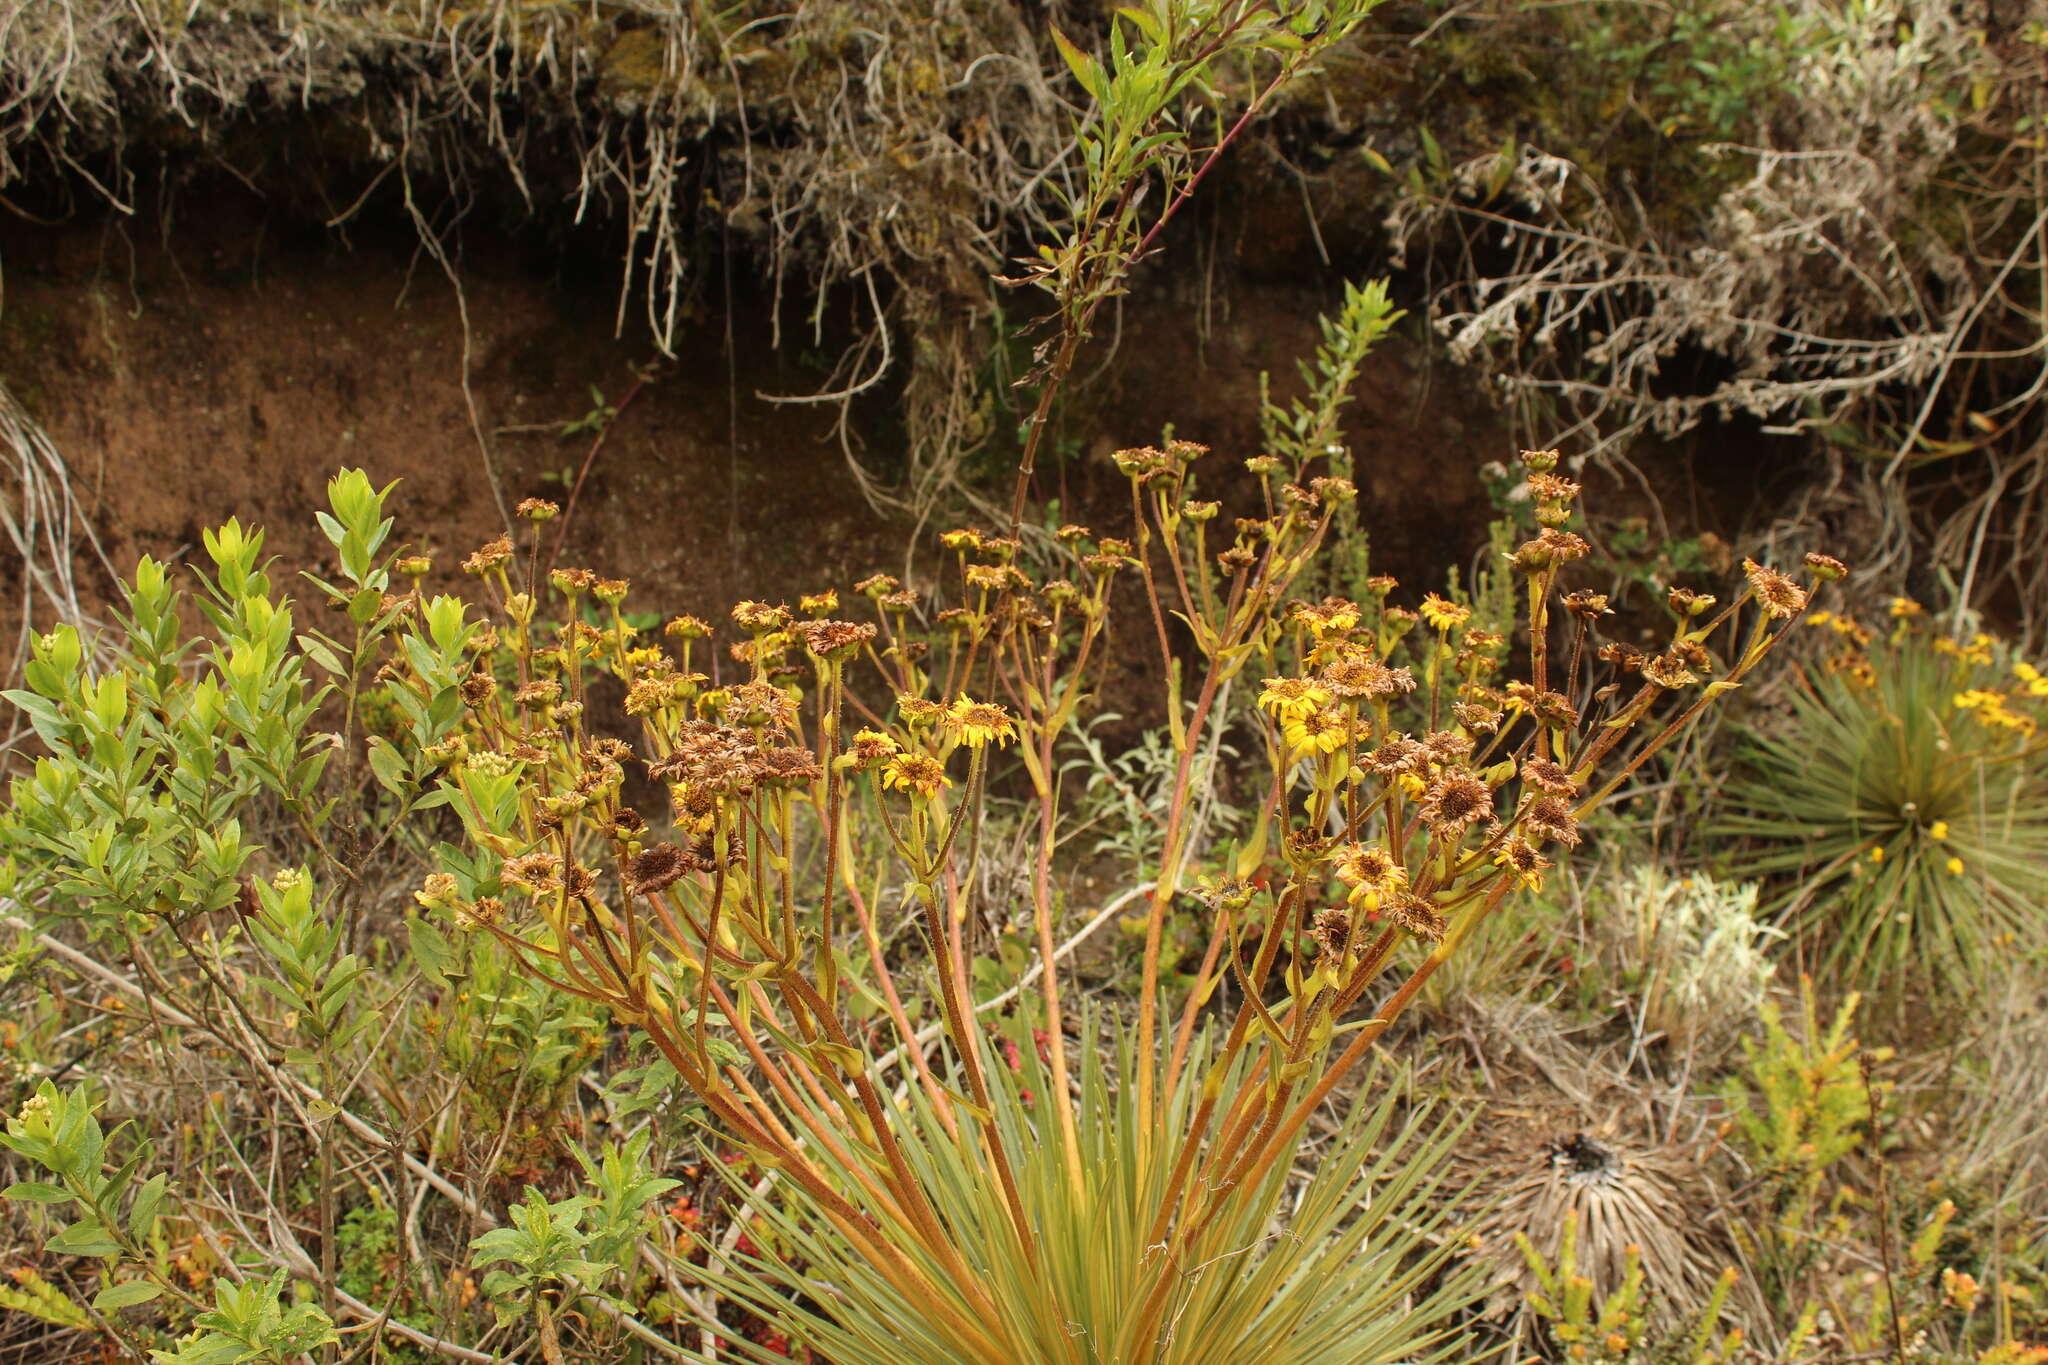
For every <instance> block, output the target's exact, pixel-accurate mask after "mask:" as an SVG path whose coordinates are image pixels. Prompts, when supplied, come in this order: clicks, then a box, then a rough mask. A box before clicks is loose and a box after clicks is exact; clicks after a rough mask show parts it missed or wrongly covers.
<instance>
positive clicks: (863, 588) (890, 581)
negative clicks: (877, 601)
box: [853, 573, 903, 598]
mask: <svg viewBox="0 0 2048 1365" xmlns="http://www.w3.org/2000/svg"><path fill="white" fill-rule="evenodd" d="M902 586H903V584H902V583H901V582H900V581H899V580H898V579H897V578H896V577H895V576H894V575H893V574H885V573H876V574H869V575H868V576H867V577H866V578H863V579H862V580H861V581H860V582H858V583H856V584H854V585H853V590H854V591H855V592H857V593H859V594H860V595H861V596H863V597H873V598H882V597H887V596H888V595H889V594H890V593H892V592H895V591H896V590H897V589H898V588H901V587H902Z"/></svg>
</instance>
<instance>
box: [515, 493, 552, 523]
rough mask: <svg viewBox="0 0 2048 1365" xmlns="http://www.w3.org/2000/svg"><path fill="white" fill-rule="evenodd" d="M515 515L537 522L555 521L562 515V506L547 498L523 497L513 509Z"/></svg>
mask: <svg viewBox="0 0 2048 1365" xmlns="http://www.w3.org/2000/svg"><path fill="white" fill-rule="evenodd" d="M512 511H513V514H514V515H515V516H518V517H520V518H521V519H523V520H526V521H531V522H535V523H539V522H543V521H553V520H554V519H555V518H556V517H557V516H559V515H561V511H562V509H561V507H560V506H559V505H557V504H555V503H552V502H549V501H548V500H547V499H546V498H521V499H520V500H519V505H518V506H517V507H515V508H513V509H512Z"/></svg>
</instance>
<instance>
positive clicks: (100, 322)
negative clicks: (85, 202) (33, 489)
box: [0, 209, 900, 612]
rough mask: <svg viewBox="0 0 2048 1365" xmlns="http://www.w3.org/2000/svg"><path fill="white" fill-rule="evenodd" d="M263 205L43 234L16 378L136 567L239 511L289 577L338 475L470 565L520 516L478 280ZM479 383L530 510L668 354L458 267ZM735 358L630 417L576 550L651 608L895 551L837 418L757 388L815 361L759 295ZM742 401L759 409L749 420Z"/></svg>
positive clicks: (483, 374)
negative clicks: (786, 348) (263, 214)
mask: <svg viewBox="0 0 2048 1365" xmlns="http://www.w3.org/2000/svg"><path fill="white" fill-rule="evenodd" d="M263 227H264V225H263V222H262V220H261V219H260V218H257V217H256V216H255V215H253V214H245V213H238V212H234V211H233V210H232V209H228V210H219V209H216V210H213V211H210V212H208V213H206V214H204V215H195V214H194V213H192V212H190V211H189V210H188V211H187V212H186V213H185V214H183V215H181V217H180V220H179V222H178V224H177V227H176V231H175V232H174V233H172V234H169V239H168V245H167V244H166V239H165V238H163V237H157V236H144V235H143V234H142V233H141V232H138V231H137V230H136V229H134V228H130V229H129V231H128V232H127V233H126V234H123V233H122V232H120V231H119V229H118V227H116V226H115V225H112V224H101V225H95V226H94V227H92V228H80V227H77V226H69V227H66V228H63V229H58V230H41V229H37V230H29V229H24V228H22V227H21V226H20V225H19V224H16V225H14V227H13V228H12V229H11V230H10V231H9V232H8V234H7V235H6V237H5V239H4V241H0V258H4V259H5V261H6V263H7V285H8V289H7V296H6V312H5V315H4V318H0V376H4V378H5V380H6V382H7V383H8V384H9V385H10V387H12V388H13V390H14V391H15V393H16V394H17V396H19V397H20V399H21V400H22V402H23V404H24V405H25V406H26V407H27V408H28V409H29V410H30V412H31V413H33V414H34V415H35V416H36V417H37V418H38V419H39V420H40V421H41V422H42V424H43V425H44V427H45V429H46V430H47V431H48V432H49V434H50V435H51V437H52V438H53V440H54V441H55V443H56V445H57V447H58V449H59V450H61V451H62V452H64V454H65V455H66V457H67V459H68V460H69V462H70V464H71V467H72V471H73V477H74V480H75V484H76V487H77V489H78V491H79V493H80V494H81V496H82V497H83V499H84V501H85V504H86V507H87V510H88V512H89V514H90V516H91V518H92V520H93V523H94V525H95V527H96V528H97V529H98V531H99V533H100V535H101V538H102V540H103V542H104V543H105V544H106V546H107V549H108V551H109V554H110V556H111V557H112V559H113V561H114V563H115V565H116V566H117V567H119V568H121V569H123V570H125V569H126V568H127V567H128V566H129V565H131V564H132V563H133V561H134V559H135V558H136V556H138V555H141V554H151V555H155V556H158V557H159V558H176V557H180V556H184V555H191V554H198V553H199V539H200V531H201V529H202V528H204V527H206V526H209V525H211V524H213V523H215V522H218V521H220V520H222V519H224V518H226V517H228V516H230V515H233V516H237V517H240V518H241V519H242V520H243V521H244V522H245V523H250V522H253V523H256V524H259V525H261V526H263V527H264V528H265V529H266V531H267V533H268V536H269V539H268V542H267V544H268V548H269V549H270V550H271V551H273V552H275V553H276V554H278V555H280V556H281V557H282V559H283V561H284V562H285V563H286V564H288V565H292V566H302V565H303V566H310V565H317V564H319V563H321V562H322V561H323V560H324V559H325V552H326V550H327V546H326V544H325V542H324V540H323V539H322V538H321V536H320V534H319V531H318V528H317V526H316V525H315V523H314V520H313V512H314V510H315V509H316V508H319V507H323V506H324V505H325V496H324V491H323V486H324V484H325V482H326V480H327V479H328V478H329V477H330V476H331V475H332V474H333V472H334V471H335V469H336V468H338V467H341V466H344V465H360V466H362V467H363V468H364V469H366V470H367V471H368V472H369V473H370V474H371V476H372V477H373V478H376V479H378V480H379V481H383V480H388V479H399V480H401V483H400V486H399V491H398V494H397V495H396V499H395V503H394V510H395V513H396V516H397V519H398V526H397V528H396V530H395V532H394V535H395V537H396V538H397V539H402V540H405V541H408V542H411V543H414V544H418V545H421V546H423V547H424V548H426V549H427V550H428V551H429V552H430V553H432V554H433V555H434V556H435V558H436V560H437V576H440V577H444V578H447V579H449V580H450V581H452V580H453V579H454V578H455V577H457V576H458V575H457V574H456V565H457V562H458V561H459V560H460V558H461V557H462V556H463V555H464V554H466V553H467V552H468V551H469V550H470V549H472V548H474V547H475V546H476V545H477V544H479V543H480V542H482V541H483V540H485V539H488V538H489V537H490V536H492V535H494V534H496V533H497V532H498V531H499V529H500V528H501V527H502V525H503V522H502V519H501V516H500V513H499V510H498V504H497V501H496V499H495V498H494V497H493V494H492V490H491V480H490V477H489V476H488V474H487V472H486V462H485V456H484V454H483V452H482V450H481V449H480V447H479V442H478V440H477V437H476V434H475V431H474V429H473V428H472V425H471V420H470V415H469V409H468V405H467V403H466V401H465V397H464V394H463V388H462V380H461V375H462V357H463V347H464V336H463V326H462V317H461V312H460V310H459V309H458V306H457V300H456V296H455V292H454V290H453V289H452V288H451V287H450V286H449V285H448V284H447V282H446V279H445V277H444V276H443V275H442V274H441V273H440V271H439V269H438V268H437V267H436V266H435V265H434V263H433V262H432V261H431V259H428V258H426V257H424V256H421V255H419V254H418V253H416V252H415V251H414V250H413V244H412V242H411V240H410V239H407V238H403V237H399V236H396V235H395V234H394V235H392V236H391V237H389V238H388V239H386V240H359V241H358V242H357V244H356V248H355V249H354V250H348V249H346V248H344V247H343V246H342V244H341V243H340V242H338V241H336V240H333V239H327V238H322V237H317V236H302V237H300V238H298V239H296V240H290V241H286V242H282V243H280V242H279V241H277V240H276V236H275V234H274V233H272V234H271V235H270V240H267V241H266V240H265V236H266V234H265V232H264V230H263ZM461 268H462V271H463V274H464V281H465V293H466V295H467V302H468V309H469V318H470V323H471V328H472V330H471V335H470V345H471V349H472V355H473V364H472V369H471V376H472V378H471V390H472V393H473V396H474V399H475V403H476V409H477V417H478V425H480V426H481V427H482V429H483V431H484V432H485V435H486V438H487V440H488V443H489V446H490V457H489V459H490V464H491V465H492V466H494V467H495V469H496V473H497V477H498V480H499V482H500V485H501V487H502V490H503V494H504V497H505V499H506V501H507V503H508V504H509V503H516V502H517V501H518V500H519V499H520V498H523V497H527V496H542V497H550V498H554V499H556V500H558V501H560V500H565V499H566V495H567V488H566V486H565V481H564V479H563V477H562V475H563V472H564V471H566V472H567V473H568V475H569V476H570V477H571V478H573V476H574V472H575V470H576V469H577V467H578V466H580V465H581V463H582V462H583V460H584V457H585V456H586V455H587V453H588V452H589V450H590V448H591V444H592V441H593V439H594V437H593V435H591V434H589V433H585V434H582V435H578V436H574V437H564V436H562V435H561V434H560V432H561V428H562V426H563V425H565V424H568V423H573V422H576V421H577V420H579V419H581V418H583V417H584V416H585V415H586V414H587V413H589V412H590V411H591V409H592V407H593V403H594V400H593V397H592V392H591V391H592V388H593V387H595V388H597V389H599V390H601V391H602V392H603V394H604V395H605V397H606V399H607V400H608V401H610V402H612V403H618V402H619V401H620V400H621V399H622V398H623V397H624V395H625V394H626V393H627V392H628V391H629V390H630V389H632V388H633V386H634V367H635V366H636V365H640V364H644V363H646V362H647V361H649V360H650V359H651V358H652V357H651V355H650V354H649V353H648V352H647V351H646V350H645V349H643V348H640V347H638V346H636V345H634V344H632V343H631V342H622V341H619V340H616V339H614V337H613V335H612V327H611V308H612V297H611V295H610V293H609V289H608V287H607V286H605V285H603V284H598V283H594V284H592V285H590V286H589V289H588V290H587V291H579V290H576V289H571V288H566V287H564V286H562V285H561V284H559V283H558V282H557V281H556V280H554V279H551V278H550V277H549V276H548V275H546V274H541V273H538V272H536V271H535V270H534V269H533V268H532V265H531V263H530V262H529V261H527V260H525V259H523V258H522V256H521V255H520V253H519V252H517V251H516V250H514V249H512V248H510V247H506V248H503V249H501V250H495V251H494V250H488V249H486V250H481V251H480V250H478V249H477V248H476V244H475V243H474V241H472V243H471V249H470V252H469V254H468V256H467V258H466V259H465V260H464V261H463V262H462V267H461ZM739 303H740V306H739V307H737V308H736V309H735V311H734V317H733V332H734V346H733V354H734V357H735V360H734V363H733V365H731V366H728V364H727V361H726V358H725V354H724V352H725V346H724V337H723V335H722V328H721V326H720V325H719V324H717V323H711V324H707V326H705V327H704V328H703V329H701V330H700V331H699V332H698V333H697V334H696V335H695V337H693V339H692V342H691V345H690V347H689V349H688V350H687V351H686V352H685V353H684V354H683V355H682V356H681V357H680V358H679V359H678V360H676V361H674V362H672V363H668V364H665V365H662V366H661V367H660V368H659V369H658V371H656V372H655V374H654V376H653V378H652V379H651V380H650V381H649V382H648V383H647V384H646V385H644V386H643V387H641V388H640V389H639V391H638V392H637V393H636V394H635V396H634V398H633V400H632V401H631V402H630V403H629V404H627V405H626V406H625V407H624V409H623V410H622V411H621V413H620V414H619V416H618V417H617V419H616V420H615V421H614V422H613V423H612V425H611V430H610V432H609V434H608V436H607V439H606V440H605V443H604V445H603V447H602V449H601V450H600V451H599V453H598V455H597V458H596V460H595V461H594V463H593V464H592V467H591V473H590V476H589V479H588V481H587V483H586V485H585V486H584V488H583V490H582V494H581V497H580V499H579V505H578V507H577V509H576V512H575V516H574V519H573V522H572V523H571V524H570V526H569V536H568V547H567V549H566V550H565V552H564V556H565V561H566V562H581V563H588V564H590V565H591V566H592V567H596V568H600V569H603V570H605V571H607V572H613V573H628V574H631V575H632V576H634V577H635V578H636V579H638V580H639V581H640V583H641V585H642V591H640V592H637V593H636V595H635V604H636V605H641V606H644V607H647V608H649V609H668V610H685V609H687V610H695V611H700V612H703V611H713V612H715V611H719V610H722V609H723V607H724V606H726V605H727V604H728V603H729V602H730V601H732V600H734V599H736V598H737V597H740V596H786V595H789V594H792V593H796V592H800V591H805V590H809V589H811V588H813V587H814V586H816V585H818V584H819V583H821V582H826V581H833V580H841V581H843V580H845V579H847V578H848V577H850V576H855V575H858V574H861V573H865V572H868V571H871V570H872V569H873V568H874V567H876V566H878V565H880V564H883V563H887V562H890V561H892V560H893V559H895V558H896V557H897V556H898V551H897V545H898V542H899V540H900V536H899V535H898V534H897V533H896V532H895V531H893V530H892V529H891V528H889V527H887V526H885V525H884V524H883V523H882V522H881V521H880V520H879V519H878V518H876V517H875V516H874V515H873V514H871V513H870V511H869V510H868V509H867V507H866V505H865V504H864V503H863V502H862V500H861V498H860V494H859V491H858V489H857V487H856V485H855V483H854V481H853V479H852V477H851V474H850V472H849V471H848V469H847V467H846V465H845V462H844V459H843V457H842V456H841V454H840V450H839V447H838V445H837V444H836V442H834V441H833V440H832V423H831V413H830V412H828V411H826V410H824V409H821V408H806V407H777V406H773V405H770V404H767V403H763V402H760V401H758V400H756V399H755V398H754V397H753V396H752V395H753V391H754V389H756V388H761V389H775V390H782V391H793V392H804V391H806V390H807V389H808V388H812V387H816V385H817V383H818V376H816V375H813V374H807V373H803V372H800V371H799V370H798V368H797V366H795V365H794V364H793V363H792V362H791V360H790V358H789V357H788V355H786V354H785V355H778V354H777V353H776V352H774V351H773V350H772V349H771V348H770V346H769V344H768V338H767V331H766V326H765V317H764V315H763V312H762V310H761V309H760V308H759V306H758V305H756V306H752V307H749V306H748V303H749V301H748V300H747V299H746V298H745V297H744V296H742V298H741V299H740V300H739ZM735 413H737V420H735Z"/></svg>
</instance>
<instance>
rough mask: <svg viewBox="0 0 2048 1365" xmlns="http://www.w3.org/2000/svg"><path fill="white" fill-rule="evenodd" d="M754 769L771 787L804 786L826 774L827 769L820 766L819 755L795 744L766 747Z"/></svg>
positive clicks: (756, 760) (755, 762)
mask: <svg viewBox="0 0 2048 1365" xmlns="http://www.w3.org/2000/svg"><path fill="white" fill-rule="evenodd" d="M754 769H755V772H756V773H758V774H759V776H760V779H761V782H762V784H763V785H764V786H770V787H796V786H802V785H803V784H804V783H806V782H815V781H817V780H818V779H819V778H821V777H823V776H824V775H825V770H824V769H823V768H821V767H820V766H818V756H817V755H816V754H815V753H812V752H811V751H810V750H809V749H806V748H804V747H802V746H801V745H794V744H785V745H780V746H778V747H776V748H773V749H764V750H763V751H762V752H761V754H760V756H759V757H758V758H756V759H755V760H754Z"/></svg>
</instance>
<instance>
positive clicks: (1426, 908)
mask: <svg viewBox="0 0 2048 1365" xmlns="http://www.w3.org/2000/svg"><path fill="white" fill-rule="evenodd" d="M1380 914H1381V916H1382V917H1384V918H1385V919H1386V920H1387V921H1388V922H1389V923H1390V924H1393V925H1394V926H1396V927H1397V928H1401V929H1405V930H1407V931H1408V932H1409V933H1411V934H1413V935H1415V937H1417V938H1419V939H1426V940H1428V941H1429V942H1431V943H1441V942H1443V938H1444V917H1443V916H1442V915H1440V914H1438V913H1437V908H1436V906H1435V905H1434V904H1432V903H1431V902H1430V901H1428V900H1426V899H1424V898H1423V897H1421V896H1418V895H1416V894H1414V893H1413V892H1410V891H1403V892H1400V893H1398V894H1396V895H1392V896H1389V897H1387V899H1386V900H1384V901H1382V902H1381V903H1380Z"/></svg>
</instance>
